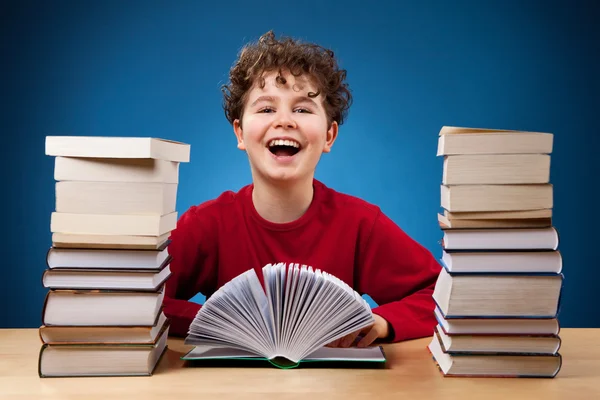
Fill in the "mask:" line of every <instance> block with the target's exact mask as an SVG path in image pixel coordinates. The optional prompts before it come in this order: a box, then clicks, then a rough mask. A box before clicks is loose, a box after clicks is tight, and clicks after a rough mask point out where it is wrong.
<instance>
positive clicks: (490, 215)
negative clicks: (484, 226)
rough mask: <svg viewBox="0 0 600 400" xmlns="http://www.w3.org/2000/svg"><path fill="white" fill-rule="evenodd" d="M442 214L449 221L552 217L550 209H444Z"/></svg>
mask: <svg viewBox="0 0 600 400" xmlns="http://www.w3.org/2000/svg"><path fill="white" fill-rule="evenodd" d="M444 216H445V217H446V218H448V219H449V220H451V221H455V220H459V219H470V220H473V219H495V220H498V219H529V218H532V219H537V218H552V209H551V208H546V209H540V210H517V211H476V212H468V211H466V212H449V211H448V210H444Z"/></svg>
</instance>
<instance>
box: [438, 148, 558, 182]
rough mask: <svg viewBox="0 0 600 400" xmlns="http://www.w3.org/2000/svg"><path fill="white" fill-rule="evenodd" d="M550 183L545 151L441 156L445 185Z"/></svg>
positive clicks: (547, 157) (548, 162)
mask: <svg viewBox="0 0 600 400" xmlns="http://www.w3.org/2000/svg"><path fill="white" fill-rule="evenodd" d="M549 182H550V156H549V155H548V154H475V155H453V156H445V157H444V165H443V167H442V184H444V185H501V184H535V183H549Z"/></svg>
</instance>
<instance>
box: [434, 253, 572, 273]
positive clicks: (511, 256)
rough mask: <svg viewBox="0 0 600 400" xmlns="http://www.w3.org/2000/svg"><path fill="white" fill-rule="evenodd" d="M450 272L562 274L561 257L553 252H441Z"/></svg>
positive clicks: (443, 261) (442, 260)
mask: <svg viewBox="0 0 600 400" xmlns="http://www.w3.org/2000/svg"><path fill="white" fill-rule="evenodd" d="M441 262H442V263H443V264H444V266H445V267H446V269H447V270H448V272H450V273H452V272H482V273H486V272H487V273H489V272H520V273H556V274H557V273H559V272H562V256H561V253H560V252H559V251H558V250H554V251H548V250H544V251H472V252H470V251H467V250H465V251H456V252H450V251H446V250H442V259H441Z"/></svg>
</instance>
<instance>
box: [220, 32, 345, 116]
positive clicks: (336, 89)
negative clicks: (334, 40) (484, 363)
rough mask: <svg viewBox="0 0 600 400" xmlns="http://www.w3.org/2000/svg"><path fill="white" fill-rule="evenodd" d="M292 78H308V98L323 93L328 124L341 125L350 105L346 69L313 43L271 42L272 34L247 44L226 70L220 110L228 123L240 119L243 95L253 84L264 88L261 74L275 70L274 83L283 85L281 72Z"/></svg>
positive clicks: (293, 41) (292, 40)
mask: <svg viewBox="0 0 600 400" xmlns="http://www.w3.org/2000/svg"><path fill="white" fill-rule="evenodd" d="M284 69H285V70H286V71H289V73H291V74H292V75H293V76H300V75H302V74H306V75H308V76H309V77H310V78H311V79H312V80H313V83H314V84H315V86H316V87H317V92H316V93H314V92H310V93H309V94H308V95H309V97H316V96H318V95H319V94H321V92H322V94H323V99H324V100H323V106H324V108H325V111H326V112H327V119H328V123H329V124H331V122H332V121H336V122H337V123H338V124H339V125H341V124H343V123H344V120H345V119H346V117H347V113H348V109H349V108H350V105H351V104H352V95H351V93H350V90H349V88H348V84H347V83H346V82H345V79H346V70H344V69H340V68H339V67H338V64H337V61H336V59H335V58H334V54H333V51H331V50H329V49H326V48H323V47H321V46H319V45H317V44H313V43H301V42H300V41H298V40H294V39H292V38H289V37H282V38H281V39H280V40H277V39H275V35H274V33H273V31H269V32H267V33H265V34H264V35H262V36H261V37H260V38H259V40H258V42H257V43H250V44H247V45H246V46H244V47H243V48H242V50H241V51H240V54H239V57H238V59H237V60H236V62H235V64H234V65H233V66H232V67H231V70H230V71H229V80H230V82H229V84H227V85H223V86H222V87H221V90H222V92H223V95H224V101H223V109H224V111H225V116H226V117H227V120H228V121H229V122H230V123H233V121H234V120H236V119H240V120H241V119H242V114H243V110H244V104H245V101H246V96H247V93H248V92H249V91H250V89H251V88H252V87H253V85H254V84H255V83H257V84H258V85H260V87H261V88H262V87H264V84H265V81H264V77H263V74H264V73H265V72H269V71H278V76H277V78H276V81H277V82H278V83H280V84H285V83H286V80H285V78H284V77H283V76H282V72H283V70H284Z"/></svg>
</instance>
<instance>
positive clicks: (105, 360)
mask: <svg viewBox="0 0 600 400" xmlns="http://www.w3.org/2000/svg"><path fill="white" fill-rule="evenodd" d="M169 327H170V325H169V323H167V324H165V325H163V327H162V332H161V333H160V335H159V337H158V338H157V339H156V341H155V342H154V343H121V344H56V345H53V344H43V345H42V346H41V348H40V355H39V359H38V374H39V376H40V378H51V377H54V378H56V377H82V376H149V375H152V374H153V373H154V371H155V369H156V367H157V365H158V363H159V362H160V359H161V358H162V356H163V354H164V353H165V352H166V350H167V339H168V335H169Z"/></svg>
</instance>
